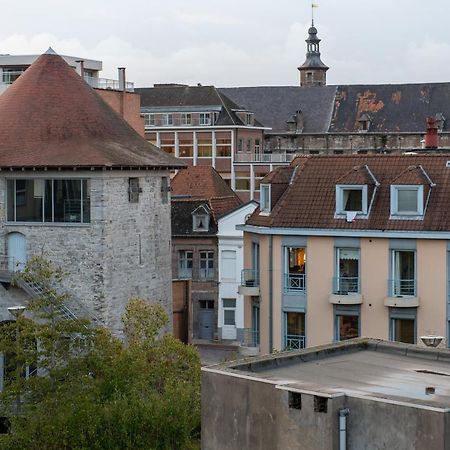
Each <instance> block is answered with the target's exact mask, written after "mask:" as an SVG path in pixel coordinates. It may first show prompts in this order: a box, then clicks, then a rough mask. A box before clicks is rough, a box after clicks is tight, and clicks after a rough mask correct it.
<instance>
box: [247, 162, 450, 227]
mask: <svg viewBox="0 0 450 450" xmlns="http://www.w3.org/2000/svg"><path fill="white" fill-rule="evenodd" d="M448 159H449V157H448V156H446V155H421V156H405V155H403V156H400V155H339V156H310V157H305V158H303V161H304V163H303V164H302V165H301V166H298V170H297V171H296V173H295V175H294V177H293V182H292V184H290V185H289V186H288V188H287V189H286V191H285V192H284V194H283V195H282V196H281V198H280V199H279V200H278V202H277V203H276V204H275V205H274V206H273V208H272V212H271V214H270V215H269V216H260V215H259V210H256V211H255V213H254V214H253V215H252V216H251V218H250V219H249V221H248V222H247V223H248V224H249V225H255V226H269V227H281V228H308V229H311V228H312V229H314V228H319V229H343V230H344V229H347V230H381V231H384V230H386V231H387V230H392V231H450V214H449V212H448V211H449V210H448V199H449V198H450V168H448V167H447V166H446V164H447V161H448ZM365 165H367V166H368V168H369V169H370V171H371V172H372V174H373V176H374V177H375V179H376V180H377V181H378V182H379V183H380V185H379V187H378V188H377V190H376V191H375V194H374V200H373V204H372V209H371V211H370V214H369V216H368V218H367V219H358V218H357V219H356V220H355V221H353V222H351V223H348V222H347V221H346V220H345V219H338V218H335V209H336V200H335V199H336V194H335V192H336V185H337V184H339V183H340V181H339V180H341V179H344V178H345V177H344V176H345V175H347V174H348V173H349V172H350V173H351V171H352V170H353V168H354V167H360V166H365ZM421 168H422V169H423V170H424V171H425V173H426V174H427V175H428V177H429V179H430V180H431V181H432V182H433V183H434V184H435V186H433V187H432V188H431V193H430V196H429V201H428V205H427V209H426V213H425V216H424V218H423V220H399V219H395V220H393V219H390V186H391V184H403V183H404V180H406V181H408V182H409V181H411V180H416V181H417V182H419V181H420V182H421V183H420V184H423V185H424V187H425V189H424V191H425V192H426V193H427V192H428V191H429V190H430V181H429V180H428V178H427V176H425V175H424V176H422V175H420V176H419V174H422V169H421ZM404 174H409V175H408V176H407V177H406V178H404ZM343 177H344V178H343ZM411 177H413V178H411ZM357 181H358V183H359V181H360V180H357ZM372 192H373V189H372ZM425 196H427V195H425ZM370 197H371V195H370Z"/></svg>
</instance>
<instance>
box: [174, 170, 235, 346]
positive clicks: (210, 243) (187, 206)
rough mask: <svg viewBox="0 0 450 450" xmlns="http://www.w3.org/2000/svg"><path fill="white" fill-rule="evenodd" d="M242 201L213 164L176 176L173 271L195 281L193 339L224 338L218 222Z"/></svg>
mask: <svg viewBox="0 0 450 450" xmlns="http://www.w3.org/2000/svg"><path fill="white" fill-rule="evenodd" d="M241 203H242V202H241V200H240V199H239V197H238V196H237V195H236V194H235V193H234V192H233V191H232V190H231V188H230V187H229V186H228V185H227V183H225V181H224V180H223V179H222V178H221V177H220V175H219V174H218V172H217V171H216V170H215V169H213V168H212V167H211V166H191V167H189V168H187V169H185V170H181V171H179V172H178V173H177V175H175V177H174V178H173V180H172V202H171V210H172V217H171V220H172V275H173V280H175V282H178V281H179V280H189V281H190V290H189V292H190V297H191V298H190V299H189V303H190V304H189V305H188V308H187V311H189V318H188V340H189V341H190V340H191V339H204V340H212V339H218V337H219V335H218V329H217V324H218V314H219V298H218V292H219V287H218V277H219V253H218V239H217V232H218V221H219V219H220V217H222V216H223V215H224V214H226V213H228V212H229V211H232V210H234V209H235V208H237V207H239V205H240V204H241ZM174 302H177V303H178V298H177V299H174Z"/></svg>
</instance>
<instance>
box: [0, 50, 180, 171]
mask: <svg viewBox="0 0 450 450" xmlns="http://www.w3.org/2000/svg"><path fill="white" fill-rule="evenodd" d="M73 167H77V168H82V167H86V168H87V167H89V168H124V167H128V168H129V167H131V168H153V169H160V168H166V169H175V168H181V167H184V163H182V162H181V161H179V160H177V159H175V158H174V157H172V156H170V155H167V154H166V153H164V152H163V151H161V150H159V149H158V148H157V147H155V146H153V145H151V144H149V143H148V142H147V141H146V140H145V139H143V138H142V137H141V136H139V135H138V134H137V133H136V132H135V131H134V130H133V129H132V128H131V127H130V125H128V123H127V122H125V120H123V119H122V118H121V117H120V116H119V115H118V114H117V113H116V112H115V111H113V110H112V109H111V108H110V107H109V106H108V105H107V104H106V103H105V101H104V100H103V99H102V98H101V97H100V96H99V95H98V94H97V93H96V92H95V91H94V90H93V89H92V88H91V87H90V86H89V85H88V84H87V83H86V82H85V81H84V80H83V79H82V78H81V77H80V76H79V75H78V74H77V73H76V72H75V71H74V70H73V69H72V68H71V67H70V66H69V65H68V64H67V63H66V62H65V61H64V59H63V58H62V57H61V56H59V55H57V54H56V53H55V52H54V51H51V50H49V51H47V52H46V53H45V54H43V55H41V56H40V57H39V58H38V59H37V60H36V61H35V62H34V63H33V64H32V65H31V66H30V67H29V68H28V69H27V70H26V71H25V72H24V73H23V74H22V75H21V76H20V77H19V78H18V79H17V80H16V81H15V82H14V84H13V85H12V86H10V87H9V88H8V89H7V90H6V91H5V92H4V93H3V94H2V95H1V96H0V168H62V169H64V168H73Z"/></svg>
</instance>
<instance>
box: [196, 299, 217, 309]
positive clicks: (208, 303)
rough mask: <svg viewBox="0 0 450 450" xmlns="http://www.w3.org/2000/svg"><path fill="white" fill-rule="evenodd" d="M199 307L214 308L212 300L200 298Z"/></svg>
mask: <svg viewBox="0 0 450 450" xmlns="http://www.w3.org/2000/svg"><path fill="white" fill-rule="evenodd" d="M199 303H200V309H214V300H200V301H199Z"/></svg>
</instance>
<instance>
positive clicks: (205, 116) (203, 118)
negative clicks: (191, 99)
mask: <svg viewBox="0 0 450 450" xmlns="http://www.w3.org/2000/svg"><path fill="white" fill-rule="evenodd" d="M198 123H199V125H201V126H208V125H211V113H200V114H199V116H198Z"/></svg>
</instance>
